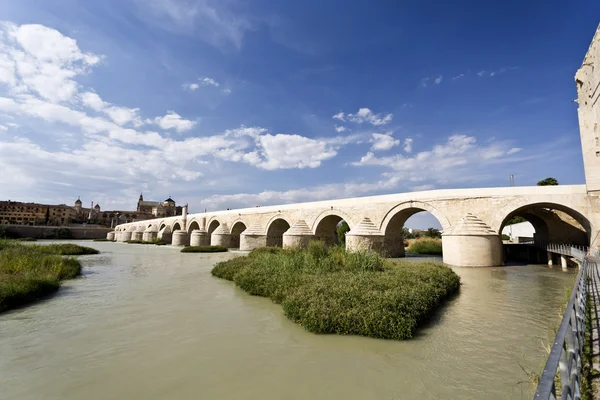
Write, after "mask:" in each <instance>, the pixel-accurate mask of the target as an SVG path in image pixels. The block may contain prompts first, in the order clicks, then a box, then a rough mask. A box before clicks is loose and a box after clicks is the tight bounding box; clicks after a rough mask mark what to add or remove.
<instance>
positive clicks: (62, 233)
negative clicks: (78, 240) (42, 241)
mask: <svg viewBox="0 0 600 400" xmlns="http://www.w3.org/2000/svg"><path fill="white" fill-rule="evenodd" d="M44 238H46V239H73V232H71V230H70V229H69V228H63V227H61V228H56V229H54V230H52V231H51V232H50V233H46V234H45V235H44Z"/></svg>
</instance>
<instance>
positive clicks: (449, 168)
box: [352, 135, 510, 184]
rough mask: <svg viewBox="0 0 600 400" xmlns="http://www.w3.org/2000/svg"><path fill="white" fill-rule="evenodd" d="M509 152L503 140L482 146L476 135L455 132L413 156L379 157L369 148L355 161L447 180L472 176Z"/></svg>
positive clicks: (410, 177)
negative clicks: (478, 142) (456, 133)
mask: <svg viewBox="0 0 600 400" xmlns="http://www.w3.org/2000/svg"><path fill="white" fill-rule="evenodd" d="M509 152H510V150H509V148H508V146H507V145H506V143H503V142H491V143H489V144H486V145H485V146H480V145H478V144H477V141H476V139H475V137H473V136H467V135H452V136H450V137H449V138H448V140H447V141H446V142H444V143H441V144H437V145H435V146H433V148H432V149H431V150H428V151H422V152H419V153H416V154H415V155H414V156H404V155H402V154H396V155H392V156H387V157H378V156H376V155H375V154H374V153H373V152H372V151H370V152H368V153H367V154H366V155H364V156H363V157H362V158H361V159H360V161H357V162H354V163H352V165H354V166H380V167H383V168H386V169H389V170H392V171H393V174H394V176H397V177H399V178H402V179H404V180H410V181H414V182H416V181H422V180H426V181H435V182H445V183H447V182H451V181H458V180H465V179H468V178H469V177H473V176H475V175H476V174H474V173H473V171H474V170H477V169H478V168H480V167H481V166H484V165H486V164H487V163H490V162H491V161H492V160H501V159H502V156H504V155H507V154H508V153H509ZM506 162H508V161H506ZM428 184H429V183H428Z"/></svg>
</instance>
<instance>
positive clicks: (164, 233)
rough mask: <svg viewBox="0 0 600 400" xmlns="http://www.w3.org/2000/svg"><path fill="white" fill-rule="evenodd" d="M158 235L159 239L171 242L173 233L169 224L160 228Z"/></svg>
mask: <svg viewBox="0 0 600 400" xmlns="http://www.w3.org/2000/svg"><path fill="white" fill-rule="evenodd" d="M156 237H157V238H158V240H161V241H163V242H165V243H169V244H170V243H171V241H172V240H173V234H172V233H171V228H169V227H168V226H165V227H164V228H163V229H161V230H160V232H158V234H157V235H156Z"/></svg>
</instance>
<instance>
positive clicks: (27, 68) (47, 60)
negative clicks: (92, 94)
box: [0, 22, 102, 102]
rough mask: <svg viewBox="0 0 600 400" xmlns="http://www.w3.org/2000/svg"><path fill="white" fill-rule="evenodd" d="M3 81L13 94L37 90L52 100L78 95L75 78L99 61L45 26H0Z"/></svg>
mask: <svg viewBox="0 0 600 400" xmlns="http://www.w3.org/2000/svg"><path fill="white" fill-rule="evenodd" d="M0 29H1V30H2V31H3V33H2V34H1V35H0V83H4V84H6V85H7V86H8V88H9V90H10V91H11V92H12V93H14V94H20V93H35V94H37V95H39V96H41V97H43V98H44V99H46V100H48V101H51V102H65V101H70V100H72V99H73V97H74V96H75V95H76V94H77V91H78V84H77V83H76V81H75V78H76V77H77V76H78V75H81V74H85V73H87V72H88V70H89V68H90V67H91V66H94V65H96V64H98V63H99V62H100V60H101V59H102V57H101V56H98V55H95V54H92V53H85V52H82V51H81V50H80V49H79V47H78V45H77V42H76V41H75V40H73V39H71V38H69V37H66V36H63V35H62V34H61V33H60V32H58V31H57V30H55V29H52V28H48V27H45V26H43V25H35V24H34V25H21V26H17V25H15V24H12V23H9V22H5V23H2V24H1V25H0Z"/></svg>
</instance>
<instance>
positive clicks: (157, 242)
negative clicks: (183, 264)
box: [125, 239, 167, 246]
mask: <svg viewBox="0 0 600 400" xmlns="http://www.w3.org/2000/svg"><path fill="white" fill-rule="evenodd" d="M125 243H129V244H155V245H157V246H164V245H165V244H167V243H165V242H163V241H162V240H160V239H154V240H153V241H151V242H144V241H143V240H126V241H125Z"/></svg>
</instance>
